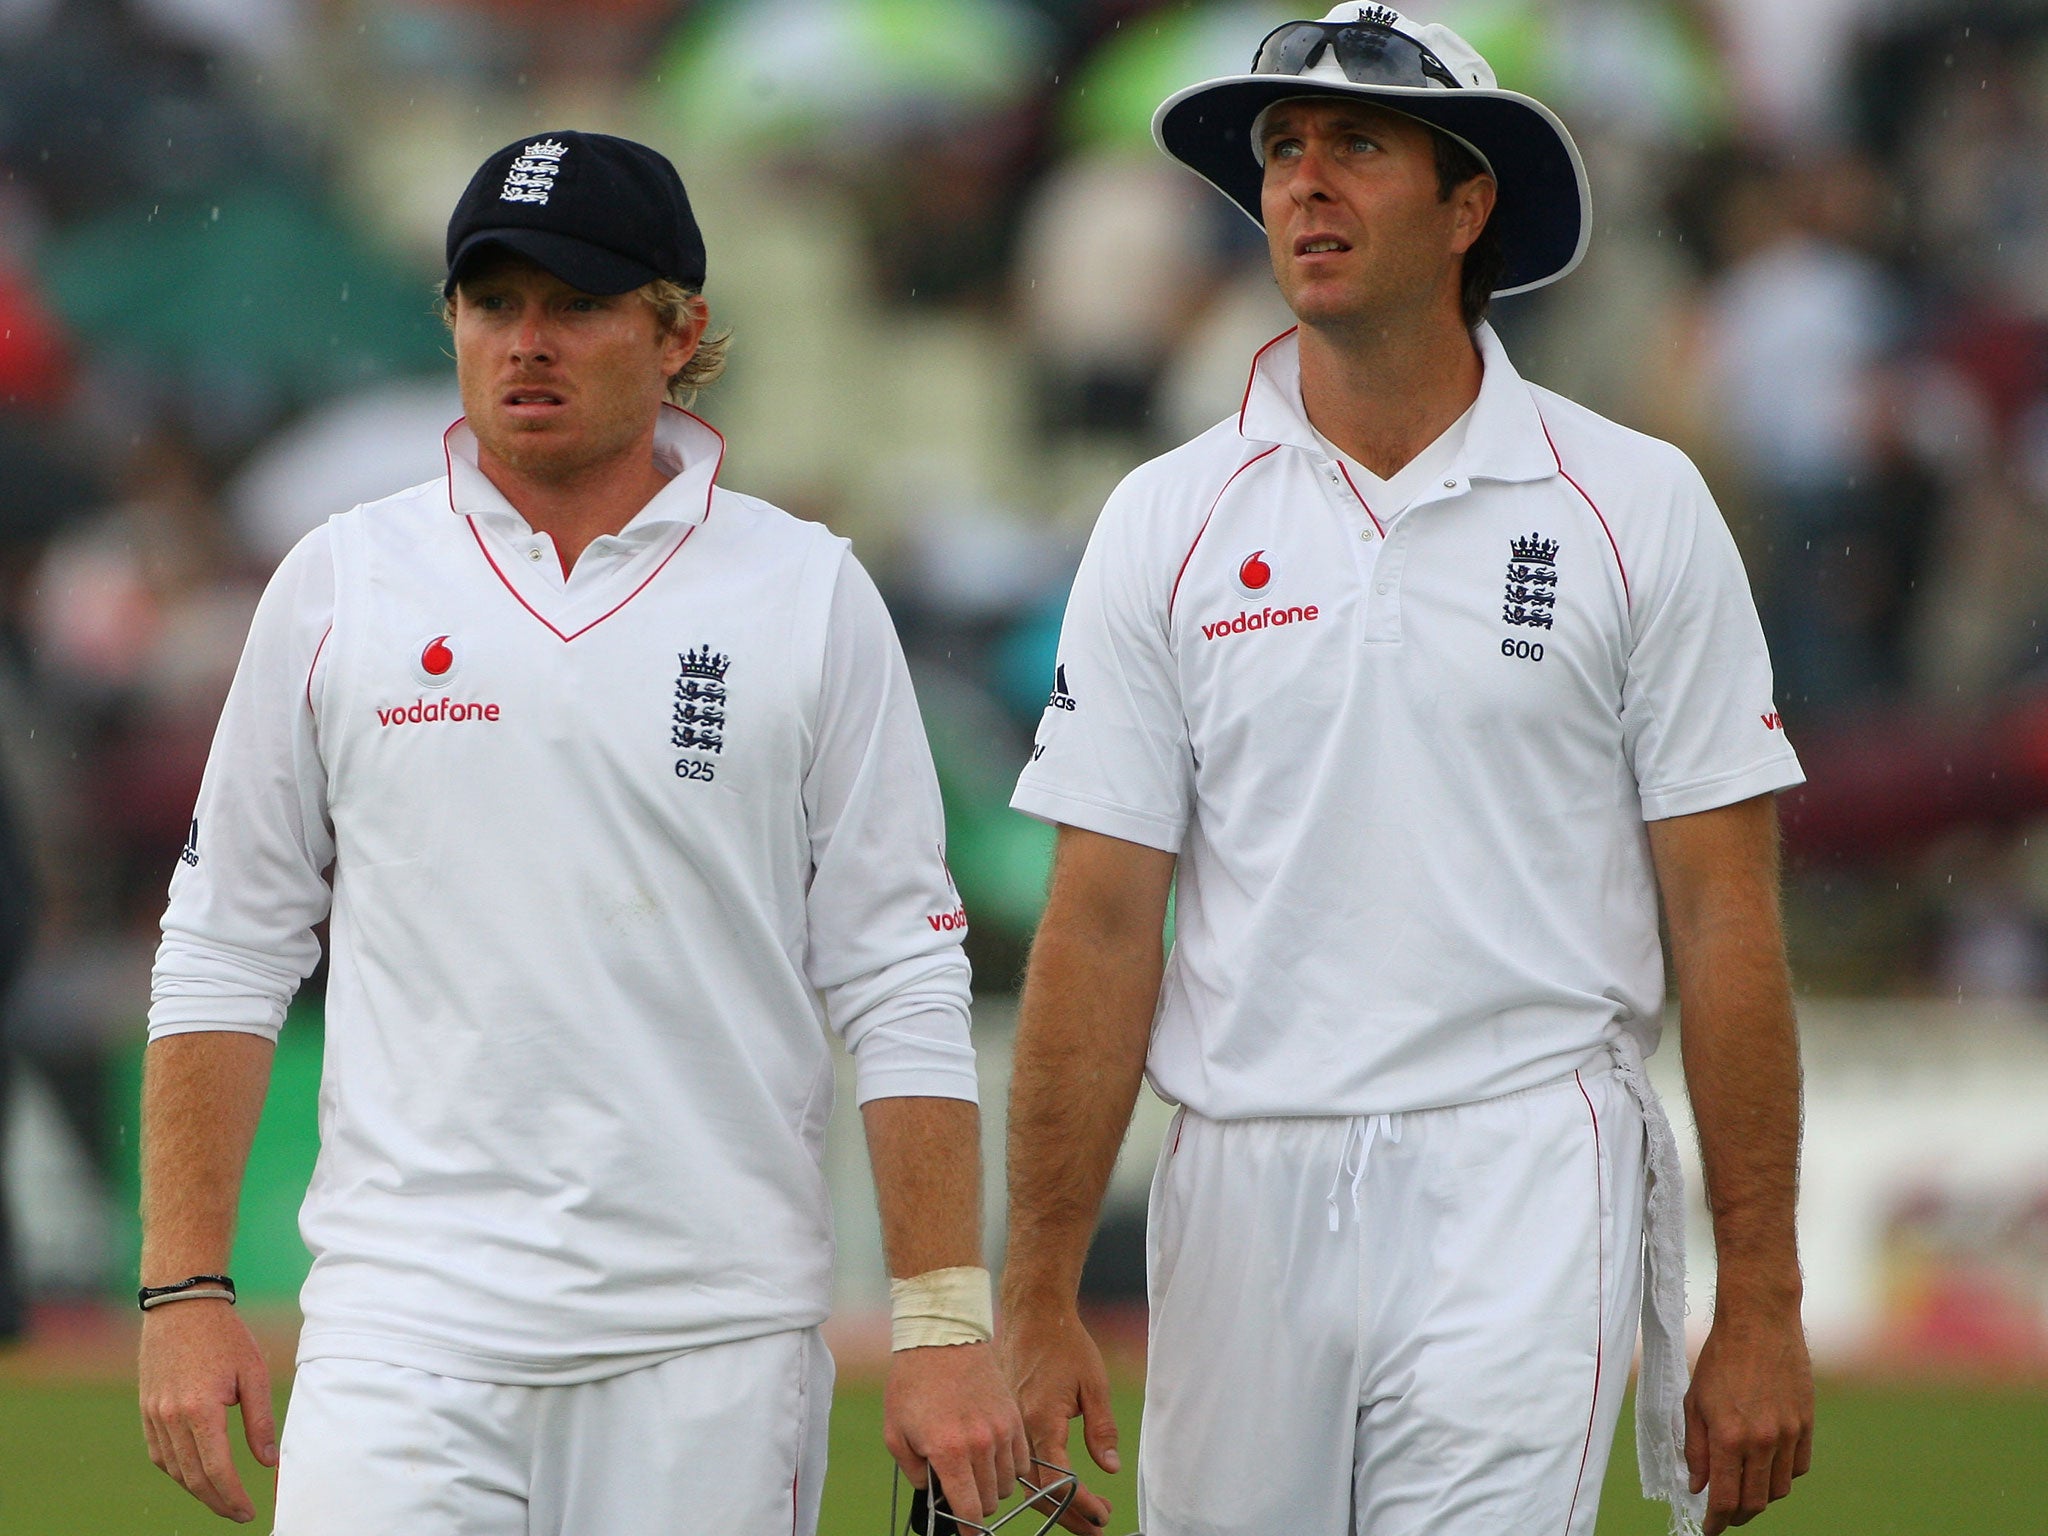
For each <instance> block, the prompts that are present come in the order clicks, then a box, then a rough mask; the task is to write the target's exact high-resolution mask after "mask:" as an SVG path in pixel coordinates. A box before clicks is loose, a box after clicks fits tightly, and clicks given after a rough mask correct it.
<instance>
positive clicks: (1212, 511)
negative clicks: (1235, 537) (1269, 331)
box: [1166, 342, 1369, 619]
mask: <svg viewBox="0 0 2048 1536" xmlns="http://www.w3.org/2000/svg"><path fill="white" fill-rule="evenodd" d="M1267 345H1269V346H1270V345H1271V343H1270V342H1269V343H1267ZM1280 446H1281V445H1280V444H1278V443H1275V444H1274V445H1273V446H1272V447H1270V448H1268V449H1266V450H1265V453H1255V454H1253V455H1252V456H1251V457H1250V458H1248V459H1246V460H1245V461H1244V462H1243V463H1242V464H1240V465H1238V466H1237V468H1236V469H1233V470H1232V471H1231V472H1230V479H1229V480H1226V481H1224V482H1223V488H1222V490H1219V491H1217V493H1216V500H1215V501H1212V502H1210V503H1209V510H1208V511H1207V512H1205V513H1203V514H1202V526H1201V527H1199V528H1197V529H1196V530H1195V542H1194V544H1190V545H1189V546H1188V552H1187V553H1186V554H1185V555H1183V556H1181V561H1180V569H1179V570H1177V571H1175V572H1174V573H1173V590H1172V591H1171V592H1169V593H1167V594H1166V616H1167V618H1169V619H1171V618H1172V617H1173V605H1174V601H1175V599H1177V598H1178V597H1179V596H1180V579H1181V577H1183V576H1185V575H1187V573H1188V562H1189V561H1190V560H1192V559H1194V558H1195V545H1196V544H1200V543H1201V542H1202V535H1203V534H1205V533H1207V532H1208V531H1209V519H1210V518H1212V517H1214V516H1215V515H1216V508H1217V506H1218V504H1219V503H1221V502H1222V500H1223V492H1224V491H1227V490H1229V489H1230V487H1231V483H1232V481H1235V480H1236V479H1237V477H1238V476H1239V475H1241V474H1243V473H1244V472H1245V471H1246V470H1248V469H1250V468H1251V467H1252V466H1253V465H1254V464H1256V463H1258V462H1259V460H1261V459H1263V458H1264V457H1265V456H1266V454H1268V453H1278V452H1279V451H1280ZM1368 515H1369V514H1368Z"/></svg>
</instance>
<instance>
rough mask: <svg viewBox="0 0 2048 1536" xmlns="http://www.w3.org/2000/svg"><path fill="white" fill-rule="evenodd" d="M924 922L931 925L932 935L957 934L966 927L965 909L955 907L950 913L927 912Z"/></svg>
mask: <svg viewBox="0 0 2048 1536" xmlns="http://www.w3.org/2000/svg"><path fill="white" fill-rule="evenodd" d="M924 920H925V921H926V922H928V923H930V924H931V925H932V932H933V933H957V932H959V931H960V930H961V929H963V928H965V927H966V926H967V909H966V908H965V907H955V908H954V909H953V910H952V911H950V912H927V913H926V914H925V915H924Z"/></svg>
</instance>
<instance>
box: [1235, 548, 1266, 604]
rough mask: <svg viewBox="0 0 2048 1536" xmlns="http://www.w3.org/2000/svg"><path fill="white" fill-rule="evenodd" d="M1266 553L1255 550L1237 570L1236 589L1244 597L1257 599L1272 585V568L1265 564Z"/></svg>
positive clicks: (1261, 550)
mask: <svg viewBox="0 0 2048 1536" xmlns="http://www.w3.org/2000/svg"><path fill="white" fill-rule="evenodd" d="M1265 556H1266V552H1265V551H1264V550H1263V549H1255V550H1253V551H1252V552H1251V553H1250V554H1248V555H1246V556H1245V557H1244V563H1243V564H1242V565H1240V566H1239V567H1238V568H1237V589H1238V591H1240V592H1242V593H1243V594H1244V595H1245V596H1246V597H1257V596H1258V595H1259V594H1260V593H1261V592H1263V591H1265V590H1266V588H1268V587H1270V586H1271V585H1272V584H1273V567H1271V566H1270V565H1268V564H1266V559H1265Z"/></svg>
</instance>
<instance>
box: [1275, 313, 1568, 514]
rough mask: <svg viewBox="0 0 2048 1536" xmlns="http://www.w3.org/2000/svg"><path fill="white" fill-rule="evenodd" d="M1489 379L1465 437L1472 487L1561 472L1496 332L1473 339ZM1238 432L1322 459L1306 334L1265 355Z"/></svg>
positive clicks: (1291, 335)
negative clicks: (1304, 351)
mask: <svg viewBox="0 0 2048 1536" xmlns="http://www.w3.org/2000/svg"><path fill="white" fill-rule="evenodd" d="M1473 339H1474V340H1475V341H1476V342H1477V343H1478V346H1479V360H1480V362H1481V363H1482V364H1483V365H1484V367H1485V370H1486V371H1485V375H1484V377H1482V378H1481V380H1480V381H1479V399H1478V400H1477V401H1476V402H1475V403H1474V405H1473V410H1472V420H1471V422H1470V423H1469V424H1468V426H1467V429H1466V432H1465V448H1464V451H1463V452H1462V453H1461V454H1459V456H1458V462H1457V469H1458V472H1459V474H1460V476H1461V477H1462V478H1464V479H1466V480H1509V481H1521V480H1544V479H1548V478H1549V477H1550V476H1552V475H1554V474H1556V473H1557V472H1558V466H1557V455H1556V454H1555V453H1553V452H1552V451H1551V447H1550V438H1549V435H1548V434H1547V433H1546V432H1545V431H1544V429H1543V418H1542V416H1541V415H1540V414H1538V412H1537V409H1536V401H1535V398H1534V397H1533V396H1532V395H1531V394H1530V392H1529V386H1528V385H1527V384H1525V383H1524V382H1523V381H1522V376H1521V375H1520V374H1518V373H1516V372H1515V365H1514V364H1513V363H1511V362H1509V361H1508V354H1507V349H1506V348H1505V347H1503V346H1502V345H1501V344H1500V338H1499V337H1498V336H1496V335H1495V334H1494V332H1493V327H1492V326H1490V325H1485V324H1482V325H1480V327H1479V328H1478V330H1477V331H1475V332H1474V333H1473ZM1237 430H1238V432H1239V434H1240V435H1242V436H1244V437H1247V438H1250V439H1251V440H1252V441H1254V442H1261V443H1283V444H1286V445H1287V446H1289V447H1294V448H1306V449H1308V450H1309V451H1310V452H1314V453H1320V452H1321V451H1322V449H1321V446H1320V445H1319V444H1318V443H1317V442H1316V433H1315V428H1314V427H1312V426H1310V425H1309V419H1308V412H1307V411H1306V410H1304V409H1303V408H1302V404H1301V335H1300V328H1299V327H1297V328H1296V329H1294V330H1291V331H1284V332H1282V333H1281V334H1280V335H1278V336H1276V337H1274V338H1273V339H1272V340H1271V341H1269V342H1267V343H1266V344H1265V346H1263V347H1261V348H1260V349H1259V352H1258V355H1257V356H1256V357H1254V358H1253V359H1252V373H1251V378H1250V380H1249V381H1248V382H1247V383H1246V385H1245V391H1244V403H1243V405H1241V406H1240V407H1239V408H1238V413H1237Z"/></svg>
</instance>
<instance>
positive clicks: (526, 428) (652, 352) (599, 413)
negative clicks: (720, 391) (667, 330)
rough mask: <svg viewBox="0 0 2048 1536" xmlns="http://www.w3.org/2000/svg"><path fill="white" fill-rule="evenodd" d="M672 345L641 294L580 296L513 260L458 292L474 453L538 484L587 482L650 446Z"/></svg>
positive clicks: (459, 360) (460, 363)
mask: <svg viewBox="0 0 2048 1536" xmlns="http://www.w3.org/2000/svg"><path fill="white" fill-rule="evenodd" d="M670 348H671V340H670V338H669V337H668V336H667V335H666V334H664V333H663V332H662V331H661V329H660V328H659V326H658V324H657V322H656V320H655V315H654V311H653V309H652V307H651V306H650V305H649V304H648V303H647V302H646V300H645V299H644V298H643V297H642V296H641V295H640V294H639V293H637V292H630V293H624V294H613V295H596V294H586V293H583V292H582V291H580V290H579V289H576V288H573V287H571V286H570V285H569V284H567V283H565V282H563V281H562V280H561V279H560V278H558V277H556V276H554V275H553V274H552V273H550V272H547V271H545V270H544V269H542V268H541V267H539V266H536V265H534V264H533V263H531V262H528V261H525V260H523V259H521V258H518V257H511V256H507V257H505V258H503V259H501V260H499V261H497V262H494V263H492V264H491V265H489V266H488V267H485V268H482V269H481V270H479V271H478V272H476V273H475V274H473V275H471V276H469V277H467V278H465V279H464V280H463V282H462V283H461V284H460V285H459V286H458V288H457V290H456V297H455V372H456V380H457V383H458V385H459V386H460V388H461V392H462V406H463V411H464V413H465V415H466V417H467V418H468V422H469V427H470V430H471V431H472V432H474V433H475V434H476V439H477V445H478V448H479V452H480V457H481V459H483V460H484V461H495V462H496V463H499V464H502V465H504V466H505V467H506V468H507V469H509V470H510V471H511V472H512V473H513V474H515V475H517V476H518V477H520V478H521V479H524V480H528V481H531V482H533V483H534V484H537V485H553V486H562V485H569V484H573V483H575V482H577V481H579V480H583V479H587V478H589V477H590V476H591V475H593V474H594V473H598V472H601V471H603V470H605V469H607V468H609V467H610V466H612V465H615V464H616V463H618V462H619V461H620V460H621V459H622V458H623V457H625V456H627V455H629V454H631V453H633V452H634V451H635V450H636V448H637V447H638V446H639V445H640V444H642V443H643V442H646V441H647V440H649V438H650V436H651V434H652V432H653V428H654V422H655V420H656V418H657V416H658V415H659V413H660V409H661V402H662V400H663V399H664V398H666V394H667V379H668V372H669V371H672V370H666V368H665V360H666V355H667V353H668V352H669V350H670ZM676 366H678V367H679V366H680V364H677V365H676Z"/></svg>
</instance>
